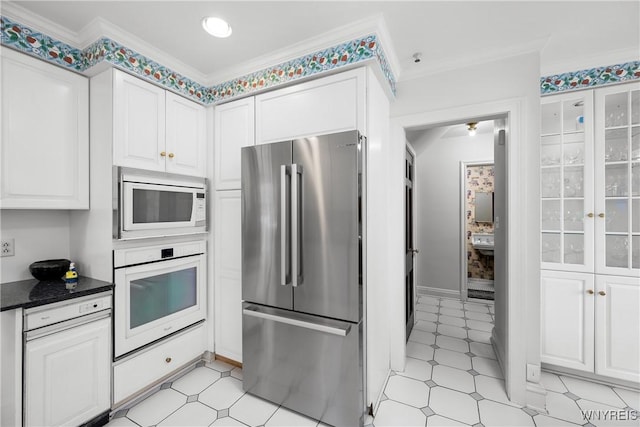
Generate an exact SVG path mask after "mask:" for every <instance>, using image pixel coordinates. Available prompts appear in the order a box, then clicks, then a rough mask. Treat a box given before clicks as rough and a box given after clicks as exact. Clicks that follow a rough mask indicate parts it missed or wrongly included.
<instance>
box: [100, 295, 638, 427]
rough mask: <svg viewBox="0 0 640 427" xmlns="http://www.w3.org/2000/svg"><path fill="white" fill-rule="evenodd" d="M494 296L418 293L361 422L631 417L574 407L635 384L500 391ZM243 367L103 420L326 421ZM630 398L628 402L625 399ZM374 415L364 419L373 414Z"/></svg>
mask: <svg viewBox="0 0 640 427" xmlns="http://www.w3.org/2000/svg"><path fill="white" fill-rule="evenodd" d="M493 316H494V313H493V305H492V304H482V303H477V302H467V303H462V302H460V301H458V300H453V299H445V298H434V297H429V296H420V297H418V304H417V305H416V324H415V327H414V329H413V331H412V333H411V336H410V339H409V342H408V344H407V362H406V366H405V371H404V372H398V373H395V372H392V373H391V377H390V378H389V382H388V384H387V386H386V388H385V391H384V395H383V401H382V402H381V403H380V408H379V409H378V413H377V416H376V418H375V420H373V424H367V426H375V427H383V426H404V427H409V426H421V427H425V426H427V427H432V426H467V425H468V426H477V427H480V426H487V427H489V426H511V427H516V426H536V427H542V426H575V425H584V426H591V425H595V426H601V425H602V426H606V425H610V426H638V425H639V421H638V420H637V419H636V420H635V421H619V420H616V421H613V422H612V421H607V422H605V421H598V420H597V419H592V420H591V424H589V423H588V422H587V421H586V420H585V419H584V418H583V416H582V414H581V412H580V410H581V409H582V410H596V411H598V410H601V411H605V410H608V409H613V410H621V411H620V412H618V413H621V414H627V415H633V414H637V412H630V411H633V410H635V411H638V410H640V394H639V393H637V392H632V391H628V390H624V389H619V388H611V387H606V386H603V385H599V384H595V383H590V382H586V381H582V380H578V379H574V378H570V377H565V376H561V377H559V376H557V375H553V374H549V373H544V372H543V375H542V380H543V382H544V384H545V385H546V387H547V390H548V394H547V409H548V411H549V414H548V415H545V414H540V413H538V412H536V411H533V410H530V409H526V408H525V409H523V408H520V407H519V406H517V405H514V404H512V403H511V402H509V400H508V399H507V396H506V394H505V391H504V390H505V388H504V380H503V378H502V374H501V371H500V368H499V366H498V363H497V361H496V360H495V354H494V352H493V349H492V347H491V345H490V342H489V339H490V331H491V328H492V327H493V321H494V317H493ZM241 381H242V370H240V369H238V368H234V367H233V366H230V365H227V364H225V363H222V362H219V361H215V362H213V363H207V364H205V363H204V362H201V363H199V364H198V367H196V368H195V369H193V370H191V371H189V372H188V373H187V374H185V375H184V376H182V377H181V378H178V379H177V380H175V381H173V382H168V383H165V384H163V385H162V387H161V389H160V390H159V391H158V392H156V393H154V394H152V395H151V396H149V397H148V398H147V399H145V400H143V401H142V402H140V403H138V404H137V405H135V406H133V407H132V408H129V409H126V410H121V411H119V412H118V413H116V414H115V416H114V418H113V419H112V420H111V422H110V423H109V424H108V425H109V426H113V427H116V426H132V427H135V426H155V425H158V426H209V425H210V426H247V425H249V426H276V427H277V426H295V427H299V426H324V424H322V423H318V422H317V421H315V420H312V419H309V418H306V417H303V416H301V415H299V414H297V413H294V412H291V411H289V410H287V409H285V408H283V407H279V406H278V405H274V404H272V403H270V402H267V401H264V400H262V399H258V398H256V397H253V396H251V395H249V394H246V393H245V392H244V391H243V390H242V383H241ZM632 408H633V409H632ZM370 421H371V419H370V418H369V420H368V421H367V422H370Z"/></svg>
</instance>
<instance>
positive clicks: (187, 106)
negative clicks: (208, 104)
mask: <svg viewBox="0 0 640 427" xmlns="http://www.w3.org/2000/svg"><path fill="white" fill-rule="evenodd" d="M113 75H114V81H113V85H114V87H113V96H114V106H113V114H114V124H113V135H114V142H113V164H114V165H118V166H127V167H132V168H138V169H147V170H156V171H167V172H173V173H179V174H183V175H195V176H204V175H205V173H206V145H205V144H206V122H205V120H206V113H205V108H204V107H203V106H201V105H198V104H196V103H195V102H192V101H189V100H187V99H184V98H182V97H180V96H178V95H175V94H173V93H171V92H167V91H165V90H164V89H162V88H160V87H158V86H155V85H152V84H151V83H147V82H145V81H143V80H141V79H139V78H137V77H134V76H131V75H129V74H126V73H124V72H122V71H119V70H114V71H113Z"/></svg>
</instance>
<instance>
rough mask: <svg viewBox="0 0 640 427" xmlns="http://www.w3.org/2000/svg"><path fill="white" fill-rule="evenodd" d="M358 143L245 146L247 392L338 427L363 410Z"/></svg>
mask: <svg viewBox="0 0 640 427" xmlns="http://www.w3.org/2000/svg"><path fill="white" fill-rule="evenodd" d="M364 142H365V140H364V138H363V137H361V136H360V135H359V133H358V132H357V131H349V132H342V133H335V134H330V135H323V136H317V137H310V138H303V139H297V140H293V141H284V142H278V143H273V144H266V145H258V146H254V147H245V148H243V149H242V299H243V310H242V349H243V378H244V379H243V385H244V389H245V391H247V392H249V393H251V394H254V395H256V396H259V397H262V398H264V399H267V400H270V401H272V402H274V403H277V404H281V405H283V406H284V407H286V408H289V409H292V410H294V411H297V412H300V413H302V414H305V415H307V416H309V417H312V418H315V419H318V420H321V421H323V422H325V423H327V424H332V425H337V426H353V425H362V422H363V414H364V412H365V403H364V372H363V371H364V357H363V352H364V349H363V322H362V320H363V305H362V304H363V283H362V270H363V256H362V244H361V242H362V233H363V230H362V218H363V216H364V212H363V197H362V186H363V164H364V161H363V155H364V154H363V153H364V151H365V150H364Z"/></svg>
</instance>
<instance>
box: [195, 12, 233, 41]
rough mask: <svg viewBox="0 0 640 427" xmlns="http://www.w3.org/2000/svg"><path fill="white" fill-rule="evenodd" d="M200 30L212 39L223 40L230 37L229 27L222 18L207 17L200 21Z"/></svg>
mask: <svg viewBox="0 0 640 427" xmlns="http://www.w3.org/2000/svg"><path fill="white" fill-rule="evenodd" d="M202 28H204V30H205V31H206V32H207V33H209V34H211V35H212V36H214V37H220V38H225V37H229V36H230V35H231V32H232V30H231V25H229V23H228V22H227V21H225V20H224V19H222V18H217V17H215V16H209V17H207V18H204V19H202Z"/></svg>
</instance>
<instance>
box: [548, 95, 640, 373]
mask: <svg viewBox="0 0 640 427" xmlns="http://www.w3.org/2000/svg"><path fill="white" fill-rule="evenodd" d="M541 117H542V125H541V146H540V168H541V172H540V177H541V183H540V194H541V197H542V200H541V204H540V207H541V243H542V244H541V248H542V254H541V259H542V265H541V268H542V271H541V301H542V313H541V319H542V325H541V333H542V361H543V362H544V363H546V364H549V365H552V366H553V367H555V368H570V369H574V370H578V371H584V372H589V373H592V374H597V375H602V376H605V377H609V378H610V379H618V380H624V381H631V382H636V383H638V382H640V363H638V360H640V314H639V310H638V306H639V304H640V84H637V83H628V84H623V85H617V86H611V87H606V88H599V89H595V90H588V91H581V92H576V93H569V94H563V95H554V96H550V97H545V98H543V100H542V111H541Z"/></svg>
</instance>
